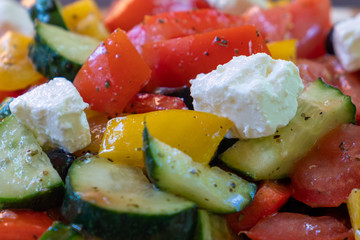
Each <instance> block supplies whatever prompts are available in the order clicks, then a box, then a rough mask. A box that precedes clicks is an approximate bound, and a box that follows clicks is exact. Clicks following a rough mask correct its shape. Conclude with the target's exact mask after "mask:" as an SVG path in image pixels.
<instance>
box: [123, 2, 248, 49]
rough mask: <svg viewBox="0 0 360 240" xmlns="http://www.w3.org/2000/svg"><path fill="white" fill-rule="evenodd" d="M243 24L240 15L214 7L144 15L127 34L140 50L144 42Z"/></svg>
mask: <svg viewBox="0 0 360 240" xmlns="http://www.w3.org/2000/svg"><path fill="white" fill-rule="evenodd" d="M243 24H244V20H243V18H242V17H239V16H233V15H228V14H225V13H221V12H219V11H217V10H215V9H200V10H192V11H184V12H166V13H161V14H157V15H154V16H146V17H145V19H144V21H143V22H142V23H140V24H138V25H136V26H135V27H134V28H132V29H131V30H130V31H129V32H128V33H127V34H128V36H129V38H130V40H131V42H132V43H133V44H134V45H135V46H136V48H137V49H138V51H139V52H141V46H142V45H144V44H145V43H149V42H157V41H161V40H168V39H172V38H176V37H184V36H188V35H192V34H197V33H204V32H211V31H214V30H217V29H222V28H229V27H236V26H241V25H243Z"/></svg>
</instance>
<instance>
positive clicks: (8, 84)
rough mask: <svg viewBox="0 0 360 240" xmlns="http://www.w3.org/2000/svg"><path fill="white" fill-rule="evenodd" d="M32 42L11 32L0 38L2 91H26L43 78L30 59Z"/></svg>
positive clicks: (0, 89)
mask: <svg viewBox="0 0 360 240" xmlns="http://www.w3.org/2000/svg"><path fill="white" fill-rule="evenodd" d="M31 40H32V39H31V38H30V37H27V36H25V35H23V34H20V33H16V32H11V31H9V32H7V33H5V34H4V35H3V36H2V37H1V38H0V91H15V90H20V89H24V88H26V87H28V86H30V85H32V84H34V83H36V82H37V81H38V80H40V79H41V78H43V76H42V75H41V74H40V73H38V72H37V71H36V70H35V68H34V66H33V65H32V63H31V60H30V59H29V58H28V52H29V50H28V47H29V44H30V42H31Z"/></svg>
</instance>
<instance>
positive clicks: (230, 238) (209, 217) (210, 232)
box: [195, 209, 239, 240]
mask: <svg viewBox="0 0 360 240" xmlns="http://www.w3.org/2000/svg"><path fill="white" fill-rule="evenodd" d="M198 216H199V220H198V228H197V236H196V238H195V239H197V240H220V239H221V240H237V239H239V238H238V236H237V235H236V234H235V233H234V232H233V231H232V230H231V229H230V228H229V226H228V224H227V222H226V219H225V218H224V217H223V216H221V215H216V214H213V213H210V212H208V211H206V210H203V209H199V214H198Z"/></svg>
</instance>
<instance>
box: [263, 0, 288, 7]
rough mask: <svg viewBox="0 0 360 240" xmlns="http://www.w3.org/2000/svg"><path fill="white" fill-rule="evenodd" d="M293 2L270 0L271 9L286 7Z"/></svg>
mask: <svg viewBox="0 0 360 240" xmlns="http://www.w3.org/2000/svg"><path fill="white" fill-rule="evenodd" d="M290 2H291V0H268V6H269V7H277V6H279V7H282V6H286V5H288V4H289V3H290Z"/></svg>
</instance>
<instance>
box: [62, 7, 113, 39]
mask: <svg viewBox="0 0 360 240" xmlns="http://www.w3.org/2000/svg"><path fill="white" fill-rule="evenodd" d="M62 16H63V18H64V21H65V24H66V26H67V27H68V28H69V29H70V30H71V31H74V32H77V33H80V34H84V35H88V36H91V37H94V38H97V39H99V40H104V39H105V38H107V37H108V36H109V31H108V30H107V29H106V27H105V25H104V23H103V21H102V16H101V12H100V10H99V8H98V6H97V4H96V3H95V1H94V0H78V1H76V2H74V3H71V4H69V5H66V6H64V8H63V9H62Z"/></svg>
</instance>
